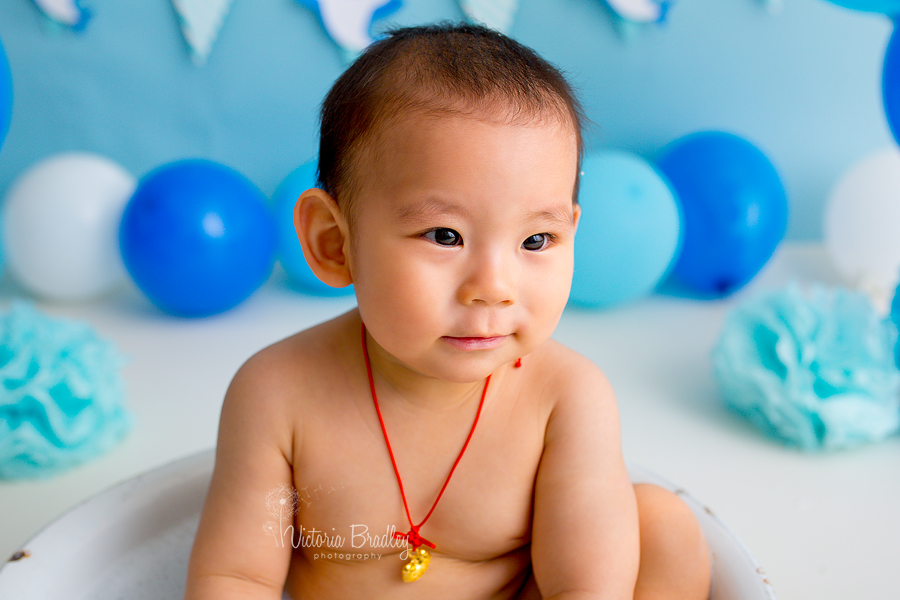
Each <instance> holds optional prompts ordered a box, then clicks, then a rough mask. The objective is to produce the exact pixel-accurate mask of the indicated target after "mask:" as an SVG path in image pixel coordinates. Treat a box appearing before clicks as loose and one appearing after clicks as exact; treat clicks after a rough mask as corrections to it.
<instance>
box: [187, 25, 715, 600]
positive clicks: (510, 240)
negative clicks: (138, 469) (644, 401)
mask: <svg viewBox="0 0 900 600" xmlns="http://www.w3.org/2000/svg"><path fill="white" fill-rule="evenodd" d="M581 154H582V137H581V115H580V109H579V105H578V103H577V101H576V100H575V98H574V96H573V94H572V91H571V89H570V87H569V86H568V84H567V83H566V81H565V80H564V79H563V77H562V76H561V75H560V74H559V72H558V71H556V70H555V69H554V68H553V67H552V66H550V65H549V64H548V63H547V62H545V61H544V60H543V59H541V58H540V57H538V56H537V55H536V54H535V53H534V52H532V51H531V50H529V49H527V48H524V47H523V46H521V45H519V44H518V43H516V42H514V41H512V40H510V39H508V38H506V37H505V36H503V35H501V34H498V33H496V32H492V31H490V30H487V29H483V28H480V27H474V26H465V25H464V26H450V25H441V26H428V27H419V28H410V29H402V30H398V31H395V32H393V33H391V34H390V35H389V36H388V37H386V38H385V39H383V40H381V41H379V42H377V43H375V44H374V45H373V46H372V47H370V48H369V49H368V50H367V51H366V52H365V53H364V54H363V55H362V56H361V57H360V58H359V59H358V60H357V61H356V62H355V63H354V64H353V65H352V66H351V67H350V68H349V69H348V70H347V71H346V72H345V73H344V74H343V75H342V76H341V77H340V78H339V79H338V81H337V82H336V83H335V85H334V87H333V88H332V90H331V91H330V93H329V94H328V96H327V98H326V99H325V102H324V105H323V108H322V122H321V146H320V154H319V183H320V186H321V189H311V190H307V191H306V192H304V193H303V194H302V195H301V196H300V199H299V201H298V202H297V206H296V210H295V215H294V217H295V224H296V227H297V233H298V235H299V237H300V241H301V243H302V245H303V252H304V255H305V256H306V258H307V260H308V262H309V265H310V267H311V268H312V270H313V271H314V272H315V274H316V275H317V276H318V277H319V278H320V279H321V280H322V281H324V282H325V283H327V284H329V285H332V286H346V285H350V284H353V285H354V287H355V291H356V297H357V301H358V308H356V309H354V310H352V311H350V312H348V313H346V314H344V315H342V316H339V317H337V318H335V319H334V320H331V321H328V322H326V323H323V324H321V325H318V326H316V327H313V328H312V329H309V330H307V331H303V332H300V333H298V334H296V335H293V336H292V337H289V338H287V339H285V340H283V341H281V342H278V343H276V344H274V345H273V346H271V347H269V348H266V349H265V350H263V351H261V352H260V353H258V354H257V355H256V356H254V357H252V358H251V359H250V360H249V361H248V362H247V363H246V364H245V365H244V366H243V367H242V368H241V369H240V371H239V372H238V373H237V375H236V376H235V378H234V381H233V382H232V384H231V386H230V388H229V390H228V393H227V395H226V398H225V401H224V405H223V407H222V416H221V423H220V430H219V443H218V448H217V451H216V466H215V472H214V474H213V479H212V483H211V485H210V489H209V494H208V497H207V499H206V505H205V507H204V509H203V516H202V518H201V521H200V528H199V531H198V532H197V538H196V541H195V543H194V548H193V552H192V554H191V560H190V565H189V571H188V583H187V593H186V598H187V599H188V600H202V599H209V600H213V599H215V600H228V599H242V600H243V599H269V600H278V599H280V598H281V597H282V594H286V595H288V596H290V597H291V598H293V599H295V600H306V599H316V600H330V599H339V600H347V599H356V598H365V599H369V598H371V599H379V598H392V599H394V598H428V599H444V598H447V599H450V598H452V599H454V600H469V599H473V600H474V599H487V598H492V599H506V598H519V599H531V598H546V599H550V598H554V599H559V600H563V599H571V600H576V599H582V598H584V599H587V598H610V599H612V598H616V599H624V598H642V599H650V598H685V599H687V598H692V599H697V600H700V599H705V598H706V597H707V595H708V593H709V578H710V565H709V557H708V552H707V549H706V544H705V541H704V538H703V535H702V533H701V532H700V529H699V527H698V525H697V522H696V521H695V520H694V518H693V515H692V514H691V512H690V510H689V509H688V508H687V506H686V505H685V504H684V503H682V502H681V500H680V499H679V498H678V497H677V496H675V495H674V494H670V493H668V492H666V491H664V490H662V489H660V488H656V487H652V486H642V485H639V486H633V485H632V484H631V483H630V481H629V478H628V474H627V472H626V470H625V466H624V464H623V459H622V453H621V449H620V438H619V424H618V414H617V409H616V403H615V399H614V397H613V393H612V391H611V390H610V386H609V383H608V382H607V380H606V379H605V378H604V376H603V374H602V373H601V372H600V371H599V370H598V369H597V367H595V366H594V365H593V364H592V363H591V362H590V361H588V360H587V359H585V358H584V357H582V356H580V355H578V354H577V353H575V352H574V351H572V350H569V349H567V348H565V347H563V346H562V345H560V344H558V343H556V342H554V341H553V340H551V339H550V336H551V334H552V333H553V330H554V328H555V327H556V324H557V322H558V320H559V318H560V316H561V314H562V312H563V308H564V307H565V305H566V300H567V298H568V294H569V288H570V285H571V280H572V268H573V244H574V237H575V229H576V226H577V224H578V217H579V214H580V209H579V206H578V204H577V194H578V176H579V163H580V158H581Z"/></svg>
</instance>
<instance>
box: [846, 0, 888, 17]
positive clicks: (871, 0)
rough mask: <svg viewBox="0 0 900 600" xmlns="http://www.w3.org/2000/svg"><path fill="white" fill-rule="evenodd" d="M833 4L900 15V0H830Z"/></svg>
mask: <svg viewBox="0 0 900 600" xmlns="http://www.w3.org/2000/svg"><path fill="white" fill-rule="evenodd" d="M829 1H830V2H831V3H832V4H837V5H838V6H843V7H844V8H850V9H853V10H861V11H863V12H872V13H881V14H883V15H888V16H890V17H894V16H897V15H900V0H829Z"/></svg>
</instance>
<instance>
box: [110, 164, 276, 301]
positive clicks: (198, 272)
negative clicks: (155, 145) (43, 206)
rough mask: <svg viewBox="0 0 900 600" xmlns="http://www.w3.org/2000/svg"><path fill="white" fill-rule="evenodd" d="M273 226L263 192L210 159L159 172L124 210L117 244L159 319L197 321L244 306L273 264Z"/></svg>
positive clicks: (148, 178) (145, 180)
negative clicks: (163, 314)
mask: <svg viewBox="0 0 900 600" xmlns="http://www.w3.org/2000/svg"><path fill="white" fill-rule="evenodd" d="M275 235H276V234H275V222H274V218H273V217H272V214H271V212H270V211H269V208H268V206H267V205H266V199H265V196H264V195H263V193H262V192H261V191H260V190H259V189H258V188H257V187H256V186H255V185H253V183H251V182H250V181H249V180H248V179H246V178H245V177H244V176H243V175H241V174H240V173H238V172H237V171H235V170H233V169H230V168H228V167H226V166H224V165H220V164H218V163H215V162H212V161H208V160H196V159H195V160H183V161H178V162H174V163H171V164H168V165H163V166H161V167H159V168H157V169H155V170H153V171H152V172H150V173H149V174H148V175H146V176H145V177H144V178H143V179H142V180H141V181H140V182H139V183H138V187H137V189H136V190H135V192H134V195H133V196H132V197H131V199H130V200H129V202H128V204H127V206H126V207H125V212H124V214H123V215H122V222H121V224H120V227H119V245H120V248H121V250H122V259H123V261H124V263H125V267H126V268H127V270H128V272H129V273H130V274H131V277H132V279H134V282H135V284H137V286H138V288H140V289H141V291H142V292H143V293H144V294H145V295H146V296H147V298H149V299H150V301H151V302H153V304H155V305H156V306H157V307H158V308H160V309H161V310H163V311H164V312H167V313H170V314H173V315H178V316H185V317H201V316H207V315H212V314H216V313H220V312H223V311H225V310H228V309H230V308H233V307H235V306H237V305H238V304H240V303H241V302H243V301H244V300H245V299H247V298H248V297H249V296H250V295H251V294H252V293H253V292H254V291H256V289H257V288H259V287H260V286H261V285H262V284H263V283H264V282H265V281H266V279H267V278H268V276H269V274H270V273H271V271H272V267H273V265H274V262H275V239H276V238H275Z"/></svg>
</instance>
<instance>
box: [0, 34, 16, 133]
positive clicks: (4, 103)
mask: <svg viewBox="0 0 900 600" xmlns="http://www.w3.org/2000/svg"><path fill="white" fill-rule="evenodd" d="M12 101H13V93H12V75H11V74H10V72H9V63H8V62H7V61H6V53H5V52H4V51H3V44H0V148H2V147H3V140H5V139H6V132H7V131H9V119H10V117H11V116H12Z"/></svg>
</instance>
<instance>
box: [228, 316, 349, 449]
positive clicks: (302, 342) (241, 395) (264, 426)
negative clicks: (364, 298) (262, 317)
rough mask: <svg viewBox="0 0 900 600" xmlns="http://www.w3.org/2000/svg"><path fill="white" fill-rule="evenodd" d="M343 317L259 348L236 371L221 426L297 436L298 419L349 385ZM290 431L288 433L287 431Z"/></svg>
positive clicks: (268, 433)
mask: <svg viewBox="0 0 900 600" xmlns="http://www.w3.org/2000/svg"><path fill="white" fill-rule="evenodd" d="M345 320H346V318H345V316H342V317H338V318H336V319H334V320H332V321H327V322H325V323H322V324H320V325H317V326H315V327H312V328H310V329H306V330H304V331H301V332H299V333H296V334H294V335H292V336H290V337H288V338H285V339H283V340H281V341H278V342H276V343H274V344H272V345H270V346H267V347H266V348H263V349H262V350H260V351H259V352H257V353H256V354H254V355H253V356H251V357H250V358H249V359H248V360H247V361H246V362H245V363H244V364H243V365H242V366H241V367H240V369H238V371H237V373H236V374H235V376H234V378H233V379H232V381H231V385H230V386H229V388H228V392H227V393H226V395H225V401H224V403H223V406H222V419H223V424H225V423H226V422H231V423H233V424H235V425H236V426H239V427H240V428H242V429H243V428H246V427H247V426H248V425H256V426H257V427H259V428H260V430H264V435H271V432H272V431H273V430H283V431H282V432H281V434H277V435H282V434H283V435H285V436H289V437H291V436H293V435H295V434H296V429H297V426H298V425H299V423H298V419H300V418H302V415H303V414H305V413H308V411H309V409H312V408H314V407H315V405H316V402H317V400H319V399H321V398H323V397H334V396H337V397H342V396H341V394H340V392H335V387H336V386H340V385H342V383H343V384H345V382H346V381H347V380H348V378H349V377H348V375H347V373H346V370H347V365H346V363H347V361H346V359H345V358H344V357H345V356H346V352H347V351H348V349H347V348H346V346H348V340H347V338H348V335H347V334H346V330H347V329H348V327H347V326H346V323H343V321H345ZM291 430H292V431H291Z"/></svg>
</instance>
